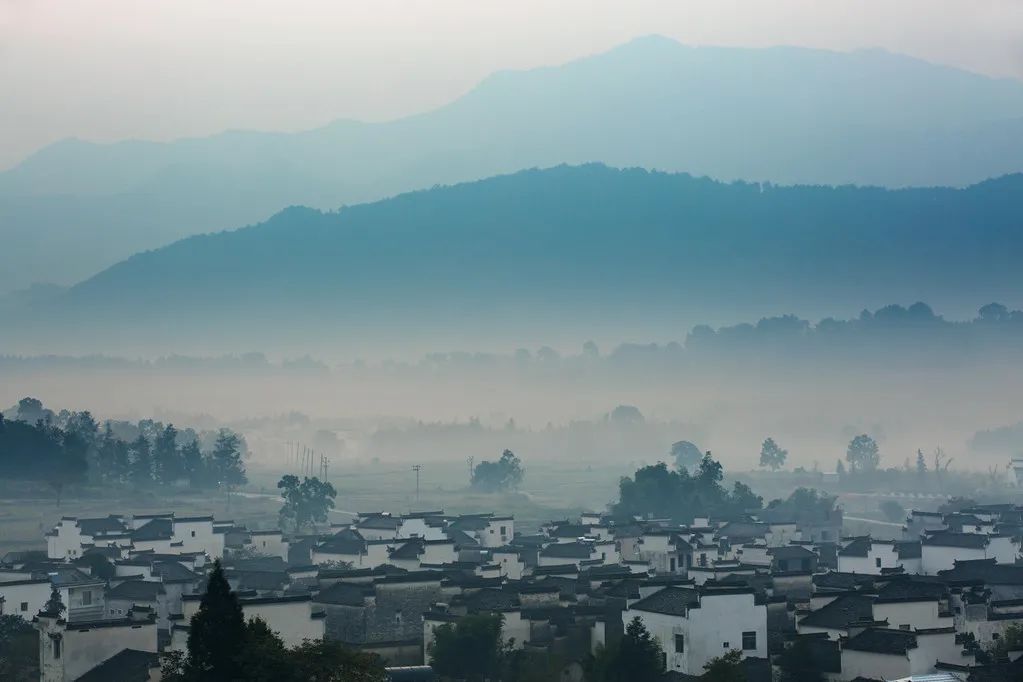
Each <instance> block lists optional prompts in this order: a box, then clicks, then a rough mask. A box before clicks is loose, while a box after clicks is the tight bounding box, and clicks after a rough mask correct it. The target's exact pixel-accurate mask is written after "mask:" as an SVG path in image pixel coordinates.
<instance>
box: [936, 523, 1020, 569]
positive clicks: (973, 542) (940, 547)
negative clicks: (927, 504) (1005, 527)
mask: <svg viewBox="0 0 1023 682" xmlns="http://www.w3.org/2000/svg"><path fill="white" fill-rule="evenodd" d="M921 544H922V548H921V559H920V572H921V573H923V574H925V575H937V574H938V572H939V571H946V570H950V569H952V568H954V567H955V563H956V561H973V560H978V559H994V560H995V561H996V562H997V563H999V564H1013V563H1015V562H1016V558H1017V557H1018V556H1019V544H1018V543H1017V542H1016V540H1015V539H1014V538H1012V537H1010V536H1002V535H982V534H980V533H951V532H945V531H937V532H933V533H929V534H928V535H926V536H925V537H924V538H923V540H922V541H921Z"/></svg>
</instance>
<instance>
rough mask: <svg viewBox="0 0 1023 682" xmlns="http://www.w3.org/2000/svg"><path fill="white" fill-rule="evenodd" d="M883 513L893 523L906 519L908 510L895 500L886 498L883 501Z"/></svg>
mask: <svg viewBox="0 0 1023 682" xmlns="http://www.w3.org/2000/svg"><path fill="white" fill-rule="evenodd" d="M881 513H882V514H884V516H885V518H886V519H888V520H889V521H891V522H892V523H896V522H898V521H904V520H905V519H906V510H905V509H904V508H903V507H902V505H901V504H899V503H898V502H896V501H895V500H885V501H884V502H882V503H881Z"/></svg>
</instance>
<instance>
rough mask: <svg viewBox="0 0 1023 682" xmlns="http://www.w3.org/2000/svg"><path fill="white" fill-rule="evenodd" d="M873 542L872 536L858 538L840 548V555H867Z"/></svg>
mask: <svg viewBox="0 0 1023 682" xmlns="http://www.w3.org/2000/svg"><path fill="white" fill-rule="evenodd" d="M871 544H872V543H871V541H870V538H856V539H855V540H853V541H852V542H850V543H849V544H847V545H846V546H845V547H843V548H841V549H840V550H838V556H855V557H865V556H867V552H869V551H870V546H871Z"/></svg>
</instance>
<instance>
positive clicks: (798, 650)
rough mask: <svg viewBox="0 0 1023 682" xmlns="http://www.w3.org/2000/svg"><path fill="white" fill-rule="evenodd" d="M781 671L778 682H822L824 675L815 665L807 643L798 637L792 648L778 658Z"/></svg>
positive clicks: (786, 649) (787, 648) (788, 648)
mask: <svg viewBox="0 0 1023 682" xmlns="http://www.w3.org/2000/svg"><path fill="white" fill-rule="evenodd" d="M778 668H779V669H780V670H781V677H780V678H779V682H824V675H823V673H821V671H820V669H819V668H818V667H817V665H816V659H815V656H814V655H813V652H812V650H811V648H810V644H809V642H808V641H807V640H806V639H805V638H803V637H798V638H797V639H796V641H795V642H793V643H792V646H789V647H786V648H785V650H784V651H782V653H781V654H780V655H779V656H778Z"/></svg>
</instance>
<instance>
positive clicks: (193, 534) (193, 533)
mask: <svg viewBox="0 0 1023 682" xmlns="http://www.w3.org/2000/svg"><path fill="white" fill-rule="evenodd" d="M192 537H193V538H194V537H195V531H194V530H193V531H192Z"/></svg>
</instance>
